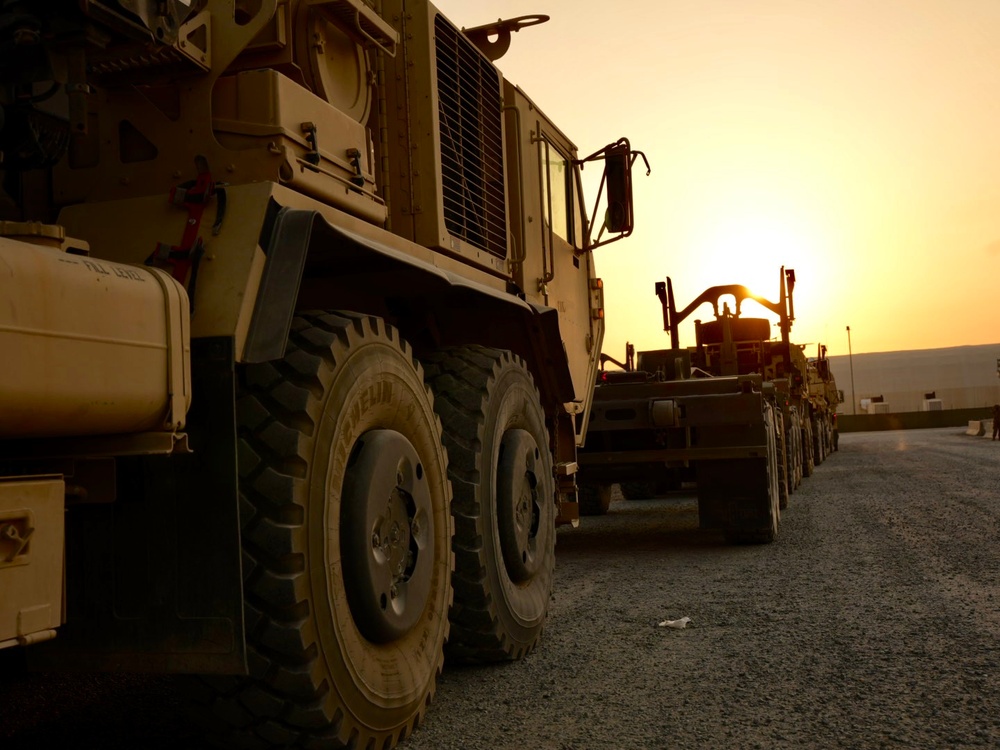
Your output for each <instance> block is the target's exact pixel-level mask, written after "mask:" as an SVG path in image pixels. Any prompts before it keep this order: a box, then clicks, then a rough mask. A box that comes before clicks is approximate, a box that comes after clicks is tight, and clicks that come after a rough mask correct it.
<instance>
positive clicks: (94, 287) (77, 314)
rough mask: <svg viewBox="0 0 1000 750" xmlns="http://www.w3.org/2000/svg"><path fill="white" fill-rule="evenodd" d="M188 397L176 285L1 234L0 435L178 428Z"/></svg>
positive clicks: (184, 329) (159, 275)
mask: <svg viewBox="0 0 1000 750" xmlns="http://www.w3.org/2000/svg"><path fill="white" fill-rule="evenodd" d="M190 401H191V367H190V320H189V313H188V297H187V293H186V292H185V290H184V288H183V287H182V286H181V285H180V284H179V283H177V281H175V280H174V279H173V278H172V277H171V276H169V275H168V274H166V273H163V272H162V271H159V270H156V269H152V268H140V267H136V266H130V265H124V264H121V263H111V262H108V261H104V260H98V259H94V258H89V257H85V256H80V255H72V254H68V253H65V252H63V251H62V250H61V249H57V248H52V247H42V246H38V245H35V244H28V243H26V242H20V241H18V240H14V239H10V238H4V237H0V438H13V437H60V436H71V435H112V434H131V433H138V432H148V431H170V432H176V431H178V430H180V429H181V428H182V427H183V426H184V417H185V414H186V413H187V410H188V407H189V405H190Z"/></svg>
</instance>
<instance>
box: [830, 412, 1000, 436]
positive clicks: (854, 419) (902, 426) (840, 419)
mask: <svg viewBox="0 0 1000 750" xmlns="http://www.w3.org/2000/svg"><path fill="white" fill-rule="evenodd" d="M992 414H993V407H991V406H983V407H979V408H977V409H946V410H944V411H906V412H898V413H896V414H838V415H837V427H838V429H839V430H840V431H841V432H873V431H878V430H923V429H929V428H933V427H963V428H965V429H968V427H969V422H972V421H976V420H978V421H980V422H989V423H990V427H989V429H990V432H992V430H993V427H992V422H993V420H992V418H991V417H992ZM984 429H985V425H984ZM989 434H990V433H987V436H989Z"/></svg>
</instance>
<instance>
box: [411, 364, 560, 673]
mask: <svg viewBox="0 0 1000 750" xmlns="http://www.w3.org/2000/svg"><path fill="white" fill-rule="evenodd" d="M424 366H425V368H426V371H427V375H428V382H429V383H430V384H431V388H432V390H433V391H434V394H435V399H434V408H435V409H436V410H437V412H438V414H439V415H440V417H441V423H442V425H443V427H444V443H445V446H446V447H447V449H448V456H449V466H448V473H449V477H450V478H451V483H452V488H453V491H454V501H453V503H452V516H453V517H454V519H455V539H454V542H453V549H454V551H455V574H454V578H453V583H454V590H455V602H454V604H453V606H452V608H451V615H450V616H451V639H450V640H449V642H448V647H447V651H448V656H449V658H450V659H456V660H475V661H502V660H506V659H519V658H521V657H522V656H524V655H525V654H527V653H528V652H529V651H531V649H533V648H534V647H535V644H536V643H537V642H538V639H539V638H540V637H541V633H542V628H543V626H544V624H545V617H546V614H547V613H548V607H549V598H550V595H551V592H552V574H553V569H554V567H555V543H556V536H555V517H556V495H555V479H554V477H553V472H552V454H551V451H550V448H549V436H548V431H547V429H546V426H545V412H544V411H543V410H542V405H541V402H540V399H539V396H538V390H537V389H536V388H535V384H534V380H533V379H532V377H531V374H530V373H529V372H528V370H527V369H526V368H525V366H524V363H523V362H522V361H521V360H520V359H519V358H518V357H516V356H515V355H513V354H511V353H510V352H508V351H504V350H499V349H488V348H486V347H482V346H465V347H457V348H454V349H446V350H442V351H440V352H436V353H435V354H433V355H431V356H430V357H428V358H427V359H426V360H425V363H424Z"/></svg>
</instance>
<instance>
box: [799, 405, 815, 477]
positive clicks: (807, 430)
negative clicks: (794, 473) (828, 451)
mask: <svg viewBox="0 0 1000 750" xmlns="http://www.w3.org/2000/svg"><path fill="white" fill-rule="evenodd" d="M803 425H804V429H803V430H802V476H804V477H811V476H812V473H813V471H815V470H816V461H815V455H816V454H815V453H814V452H813V430H812V419H811V418H808V417H807V418H806V419H804V420H803Z"/></svg>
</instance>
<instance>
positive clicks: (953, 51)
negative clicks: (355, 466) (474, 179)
mask: <svg viewBox="0 0 1000 750" xmlns="http://www.w3.org/2000/svg"><path fill="white" fill-rule="evenodd" d="M436 5H437V6H438V8H439V9H440V10H441V11H442V12H443V13H445V15H447V16H448V17H449V18H450V19H451V20H452V22H453V23H455V24H456V25H458V26H460V27H461V26H466V27H471V26H477V25H480V24H484V23H488V22H491V21H495V20H496V19H497V18H511V17H514V16H520V15H527V14H536V13H544V14H548V15H550V16H551V20H550V21H549V22H548V23H546V24H543V25H540V26H535V27H531V28H527V29H524V30H522V31H521V32H519V33H517V34H515V35H514V39H513V43H512V45H511V50H510V52H508V53H507V55H506V56H505V57H504V58H502V59H501V60H500V61H499V62H498V66H499V67H500V69H501V70H502V71H503V72H504V75H505V76H506V77H507V78H508V79H509V80H511V81H512V82H514V83H516V84H518V85H519V86H521V88H523V89H524V90H525V91H526V92H527V93H528V94H529V95H530V96H531V97H532V99H534V100H535V102H536V103H537V104H538V105H539V106H540V107H541V108H542V110H544V111H545V112H546V113H547V114H548V115H549V116H550V117H551V118H552V119H553V120H554V121H555V122H556V123H557V124H558V125H559V126H560V128H561V129H562V130H563V131H564V132H565V133H566V134H567V135H568V136H569V137H570V138H571V139H573V140H574V142H575V143H576V145H577V146H578V147H579V149H580V152H581V153H590V152H591V151H594V150H596V149H598V148H600V147H601V146H603V145H605V144H606V143H609V142H611V141H614V140H616V139H617V138H619V137H621V136H627V137H628V138H629V139H630V141H631V142H632V144H633V147H634V148H637V149H641V150H643V151H645V153H646V155H647V156H648V157H649V161H650V164H651V165H652V168H653V173H652V175H651V176H650V177H648V178H647V177H643V176H642V172H640V171H638V170H637V171H636V184H635V194H636V230H635V233H634V234H633V235H632V237H631V238H629V239H628V240H625V241H623V242H621V243H617V244H614V245H611V246H609V247H607V248H601V249H598V250H597V251H595V252H596V258H597V268H598V274H599V275H600V276H601V277H603V278H604V281H605V290H606V297H605V299H606V309H607V322H608V328H607V336H606V338H605V345H604V351H605V352H607V353H609V354H611V355H612V356H615V357H618V358H621V356H622V355H623V353H624V348H625V341H626V340H629V341H631V342H633V343H634V344H635V345H636V347H637V349H640V350H642V349H651V348H661V347H664V346H668V345H669V344H668V342H667V339H666V334H664V333H663V332H662V330H661V329H662V322H661V320H662V319H661V316H660V309H659V303H658V301H657V300H656V297H655V296H654V294H653V284H654V282H655V281H657V280H660V279H663V278H664V277H665V276H671V277H672V279H673V283H674V292H675V295H676V298H677V302H678V304H679V305H680V306H684V305H686V304H687V303H688V302H689V301H691V300H692V299H693V298H694V297H695V296H696V295H698V294H700V293H701V292H702V291H703V290H704V289H705V288H707V287H709V286H715V285H719V284H731V283H741V284H745V285H747V286H749V287H750V288H751V289H753V290H754V291H755V292H757V293H758V294H761V295H763V296H765V297H768V298H769V299H775V300H776V299H777V296H778V270H779V268H780V266H782V265H785V266H787V267H791V268H794V269H795V271H796V275H797V278H798V284H797V286H796V290H795V312H796V322H795V324H794V327H793V329H792V339H793V340H794V341H796V342H798V343H812V344H815V343H816V342H823V343H826V344H827V345H828V346H829V350H830V353H831V354H844V353H847V334H846V332H845V327H846V326H848V325H849V326H851V337H852V345H853V351H854V352H855V353H857V352H870V351H890V350H904V349H924V348H937V347H946V346H959V345H963V344H990V343H995V342H1000V2H997V1H996V0H877V1H876V0H669V2H664V1H662V0H619V2H617V3H608V2H606V1H603V0H602V1H601V2H598V1H597V0H476V1H475V2H468V0H441V1H440V2H437V3H436ZM593 197H594V196H593V194H591V195H589V196H588V198H589V199H591V200H592V199H593ZM758 312H759V313H760V314H761V315H762V314H763V311H762V310H760V308H758V307H756V306H755V305H753V304H752V303H750V304H748V305H747V307H746V308H745V314H753V315H757V314H758ZM698 317H701V318H703V319H708V318H710V317H711V308H709V307H706V308H704V312H703V313H702V314H701V315H700V316H698ZM681 344H682V345H683V346H686V345H693V344H694V335H693V331H692V330H691V329H690V328H686V329H685V328H682V330H681ZM812 350H813V347H810V350H809V353H812Z"/></svg>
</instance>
